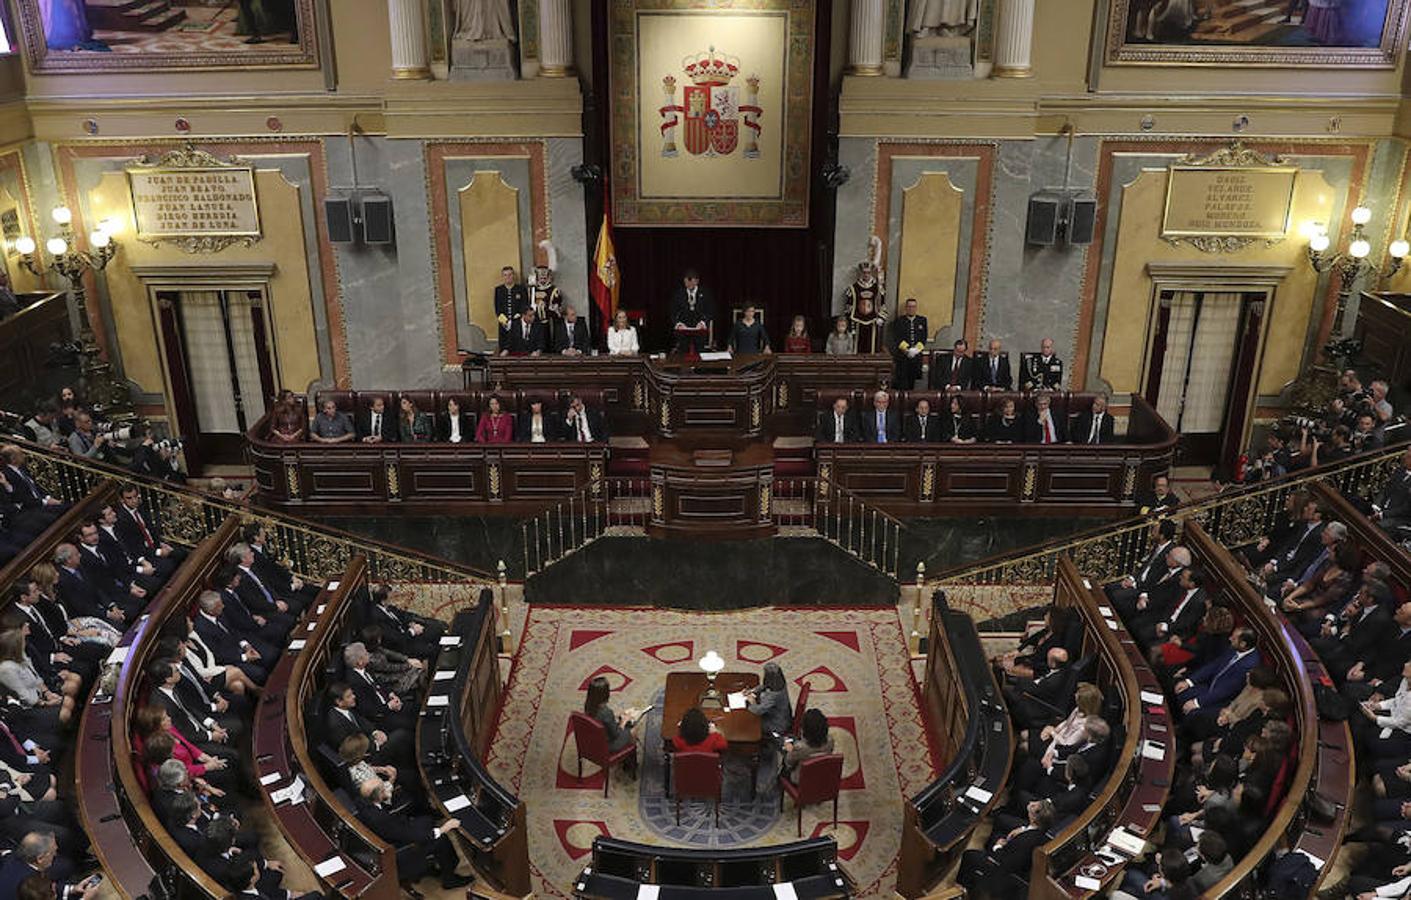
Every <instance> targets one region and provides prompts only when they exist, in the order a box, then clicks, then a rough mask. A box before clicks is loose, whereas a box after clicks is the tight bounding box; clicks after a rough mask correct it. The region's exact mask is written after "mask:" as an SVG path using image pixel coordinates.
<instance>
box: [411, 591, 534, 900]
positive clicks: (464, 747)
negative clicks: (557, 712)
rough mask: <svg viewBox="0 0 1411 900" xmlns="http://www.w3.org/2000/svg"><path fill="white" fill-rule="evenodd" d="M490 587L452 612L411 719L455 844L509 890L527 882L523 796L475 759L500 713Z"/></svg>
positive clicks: (424, 769)
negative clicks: (451, 822) (451, 821)
mask: <svg viewBox="0 0 1411 900" xmlns="http://www.w3.org/2000/svg"><path fill="white" fill-rule="evenodd" d="M494 610H495V599H494V592H493V591H491V590H490V589H489V588H485V589H483V590H481V592H480V598H479V601H478V602H477V603H476V605H475V606H474V607H473V608H472V609H467V610H463V611H462V612H460V613H458V614H457V615H456V617H455V619H453V620H452V622H451V627H450V629H449V630H448V631H447V632H446V635H445V637H443V638H442V639H441V644H442V646H441V652H440V653H439V654H438V655H437V657H436V664H435V666H434V667H433V669H432V671H433V672H434V673H435V674H434V675H433V676H432V682H431V689H430V691H428V692H427V695H426V702H425V705H423V707H422V710H421V717H420V719H419V723H418V727H417V737H416V740H417V761H418V768H419V769H420V770H421V778H422V781H423V782H425V784H426V789H427V796H428V797H430V798H432V799H433V800H434V801H435V804H436V807H437V808H438V809H439V810H441V811H443V812H444V813H445V814H446V815H448V816H455V817H456V818H457V819H459V820H460V823H461V827H460V836H461V837H462V838H463V839H464V840H463V841H462V844H461V846H462V847H463V848H465V849H466V850H467V851H468V854H467V855H468V856H469V857H470V860H471V863H472V864H473V865H474V866H475V868H476V870H477V871H478V872H479V873H480V874H481V875H482V876H484V877H485V879H486V880H487V881H489V882H491V883H492V884H493V885H494V887H495V888H496V889H497V890H498V891H500V892H502V893H504V894H506V895H509V896H513V897H522V896H524V895H526V894H528V893H529V892H530V890H531V886H530V882H529V842H528V831H527V828H526V826H525V813H524V804H523V803H522V802H520V800H519V798H518V797H516V796H515V795H514V794H512V793H510V792H509V791H508V790H506V789H505V788H504V787H503V786H502V785H500V784H499V782H497V781H495V779H494V778H493V777H492V776H491V775H490V773H489V772H487V771H486V770H485V767H484V766H483V765H481V763H480V758H481V757H482V756H483V755H484V754H485V751H486V748H487V747H488V745H489V742H490V735H491V733H492V732H493V731H494V726H495V721H496V719H497V718H498V717H499V714H500V703H501V686H500V669H499V658H498V656H497V655H496V650H497V642H496V635H495V625H494Z"/></svg>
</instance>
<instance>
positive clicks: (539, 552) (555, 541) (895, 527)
mask: <svg viewBox="0 0 1411 900" xmlns="http://www.w3.org/2000/svg"><path fill="white" fill-rule="evenodd" d="M770 485H771V494H770V511H771V515H772V517H773V519H774V522H775V524H776V525H778V526H779V527H780V528H785V529H798V530H800V531H801V532H802V533H803V535H804V536H817V537H821V538H823V539H824V540H826V541H828V542H829V543H830V544H833V545H834V546H835V547H838V548H839V549H841V550H844V551H846V552H847V553H849V554H851V555H852V556H854V557H856V558H857V559H859V560H860V561H862V562H863V563H864V564H866V565H868V566H871V567H872V568H874V569H876V570H877V571H879V572H881V573H882V574H884V575H886V576H888V577H889V578H892V579H893V580H896V579H897V578H898V577H899V560H900V551H901V538H902V532H903V530H904V526H903V525H902V523H901V521H900V520H899V519H897V518H896V517H894V516H891V515H889V514H887V513H885V512H883V511H882V510H880V509H878V508H877V507H875V506H873V505H871V504H869V503H868V502H867V501H865V500H863V499H862V498H861V497H859V496H858V495H856V494H854V493H853V492H852V491H849V490H847V489H846V488H844V487H841V486H839V485H838V484H836V483H834V482H832V481H829V480H827V479H822V478H815V477H801V478H775V479H774V480H773V481H772V482H771V483H770ZM651 518H652V508H651V485H650V479H648V478H646V477H644V476H635V477H631V476H621V477H619V476H614V477H610V478H603V479H600V480H598V481H597V482H594V483H593V484H591V485H588V486H585V487H583V488H581V489H580V490H578V491H576V492H575V493H573V494H572V495H571V496H570V497H569V498H568V499H567V500H561V501H559V502H557V503H555V504H553V505H551V506H549V507H547V508H545V509H544V510H542V511H541V512H539V513H538V514H536V515H534V516H532V517H530V518H527V519H525V520H524V521H522V522H521V523H520V531H521V535H522V537H523V545H524V574H525V577H526V578H528V577H530V576H531V575H535V574H537V573H539V572H542V571H544V570H545V569H547V568H548V567H549V566H551V565H553V564H554V563H556V562H559V561H560V560H562V559H564V558H566V557H568V556H570V555H572V554H573V553H575V552H577V551H579V550H581V549H583V548H584V547H586V546H588V545H589V544H591V543H592V542H593V541H595V540H597V539H598V538H600V537H604V536H607V535H611V534H617V535H626V536H636V535H643V534H645V533H646V528H647V526H648V524H650V522H651ZM796 533H798V532H796Z"/></svg>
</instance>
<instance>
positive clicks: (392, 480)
mask: <svg viewBox="0 0 1411 900" xmlns="http://www.w3.org/2000/svg"><path fill="white" fill-rule="evenodd" d="M385 469H386V471H387V499H389V500H397V499H399V498H400V497H401V496H402V479H401V476H400V475H399V474H398V472H397V464H396V463H391V462H389V463H387V465H386V466H385Z"/></svg>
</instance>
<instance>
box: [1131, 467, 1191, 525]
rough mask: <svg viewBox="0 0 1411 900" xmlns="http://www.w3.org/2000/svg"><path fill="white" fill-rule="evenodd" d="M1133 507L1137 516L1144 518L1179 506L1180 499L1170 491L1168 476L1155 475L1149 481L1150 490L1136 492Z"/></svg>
mask: <svg viewBox="0 0 1411 900" xmlns="http://www.w3.org/2000/svg"><path fill="white" fill-rule="evenodd" d="M1135 505H1136V507H1137V514H1138V515H1142V516H1146V515H1151V514H1152V513H1159V512H1161V511H1163V510H1167V509H1171V508H1172V507H1175V506H1180V505H1181V498H1180V497H1177V496H1176V492H1175V491H1173V490H1171V479H1170V478H1169V477H1168V476H1166V475H1157V476H1156V477H1155V478H1153V479H1151V488H1150V489H1143V490H1140V491H1138V492H1137V496H1136V502H1135Z"/></svg>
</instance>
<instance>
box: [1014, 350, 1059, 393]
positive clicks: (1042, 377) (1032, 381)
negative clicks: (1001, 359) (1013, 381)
mask: <svg viewBox="0 0 1411 900" xmlns="http://www.w3.org/2000/svg"><path fill="white" fill-rule="evenodd" d="M1019 385H1020V387H1021V388H1023V389H1024V390H1026V391H1043V390H1050V391H1061V390H1063V360H1061V359H1059V358H1058V357H1057V356H1054V355H1053V338H1044V339H1043V340H1042V341H1040V342H1039V352H1038V353H1025V354H1024V356H1023V358H1022V359H1020V360H1019Z"/></svg>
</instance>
